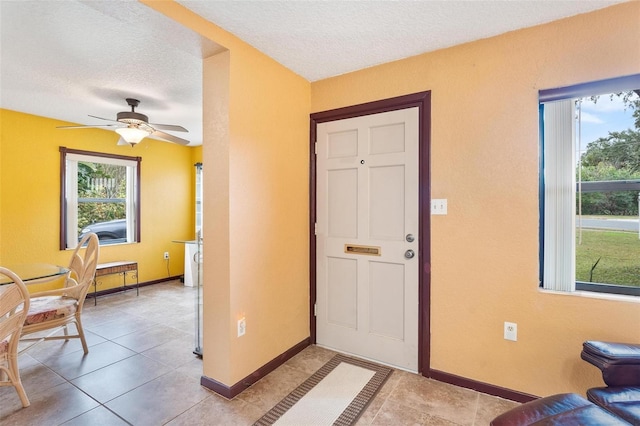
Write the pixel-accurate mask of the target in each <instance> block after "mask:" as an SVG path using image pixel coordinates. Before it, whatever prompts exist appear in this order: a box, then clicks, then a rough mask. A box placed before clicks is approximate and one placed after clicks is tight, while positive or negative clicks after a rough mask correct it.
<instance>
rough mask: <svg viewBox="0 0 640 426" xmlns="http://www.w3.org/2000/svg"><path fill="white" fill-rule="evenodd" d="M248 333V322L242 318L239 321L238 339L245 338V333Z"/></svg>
mask: <svg viewBox="0 0 640 426" xmlns="http://www.w3.org/2000/svg"><path fill="white" fill-rule="evenodd" d="M246 331H247V320H246V319H245V318H244V317H242V318H240V319H239V320H238V337H240V336H244V333H245V332H246Z"/></svg>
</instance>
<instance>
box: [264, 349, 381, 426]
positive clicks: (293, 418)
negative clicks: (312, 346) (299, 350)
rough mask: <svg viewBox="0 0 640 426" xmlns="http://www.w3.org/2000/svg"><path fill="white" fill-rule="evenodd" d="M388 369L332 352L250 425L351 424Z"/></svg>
mask: <svg viewBox="0 0 640 426" xmlns="http://www.w3.org/2000/svg"><path fill="white" fill-rule="evenodd" d="M391 372H392V369H391V368H389V367H384V366H381V365H377V364H374V363H371V362H367V361H363V360H359V359H355V358H349V357H346V356H344V355H336V356H334V357H333V358H332V359H331V360H330V361H329V362H327V363H326V364H325V365H324V366H322V367H321V368H320V369H319V370H318V371H316V372H315V373H314V374H313V375H312V376H311V377H309V378H308V379H307V380H306V381H305V382H304V383H303V384H301V385H300V386H298V387H297V388H296V389H295V390H294V391H293V392H291V393H290V394H289V395H287V396H286V397H285V398H284V399H283V400H282V401H280V402H279V403H278V404H276V406H275V407H273V408H272V409H271V410H269V412H268V413H267V414H265V415H264V416H262V417H261V418H260V419H259V420H258V421H257V422H255V423H254V426H267V425H277V426H288V425H295V426H302V425H304V426H329V425H338V426H348V425H353V424H354V423H355V422H356V420H357V419H358V417H360V415H361V414H362V413H363V412H364V409H365V408H366V407H367V405H368V404H369V403H370V402H371V401H372V400H373V397H374V396H375V394H376V393H377V392H378V391H379V390H380V388H382V385H383V384H384V382H385V381H386V380H387V378H388V377H389V375H390V374H391Z"/></svg>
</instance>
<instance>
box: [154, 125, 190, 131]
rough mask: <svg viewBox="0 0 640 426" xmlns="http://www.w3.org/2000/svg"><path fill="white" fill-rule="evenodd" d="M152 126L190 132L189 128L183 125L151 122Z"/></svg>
mask: <svg viewBox="0 0 640 426" xmlns="http://www.w3.org/2000/svg"><path fill="white" fill-rule="evenodd" d="M149 125H150V126H153V127H154V128H156V129H161V130H169V131H172V132H189V131H188V130H187V129H185V128H184V127H182V126H176V125H174V124H155V123H149Z"/></svg>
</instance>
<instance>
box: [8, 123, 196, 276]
mask: <svg viewBox="0 0 640 426" xmlns="http://www.w3.org/2000/svg"><path fill="white" fill-rule="evenodd" d="M0 112H1V115H0V119H1V123H0V126H1V127H0V200H2V204H0V241H2V244H1V245H0V264H1V265H3V266H8V265H11V264H18V263H24V262H44V263H56V264H60V265H67V264H68V263H69V256H70V251H65V250H59V235H60V227H59V217H60V179H59V176H60V153H59V147H60V146H65V147H68V148H74V149H83V150H89V151H98V152H106V153H114V154H119V155H128V156H136V157H137V156H139V157H142V163H141V191H142V193H141V226H142V228H141V231H142V235H141V240H142V241H141V242H140V243H139V244H119V245H114V246H102V247H101V248H100V259H99V262H100V263H103V262H110V261H116V260H135V261H137V262H138V266H139V279H140V282H145V281H152V280H158V279H162V278H167V277H168V276H177V275H181V274H182V271H183V268H184V247H183V246H182V245H180V244H176V243H172V242H171V241H172V240H180V239H192V238H193V237H194V231H193V229H194V226H195V225H194V213H193V212H194V209H193V205H194V201H193V200H194V198H193V180H194V178H193V176H194V175H193V173H194V171H193V169H194V167H193V163H194V162H195V161H199V157H200V155H201V154H200V155H199V153H198V150H196V149H194V148H188V147H182V146H179V145H176V144H172V143H167V142H161V141H157V140H151V139H145V140H143V141H142V142H141V143H140V144H138V145H136V146H135V147H133V148H132V147H130V146H117V145H116V143H117V141H118V135H117V134H115V133H114V132H112V131H107V130H101V129H81V130H60V129H56V128H55V127H56V126H60V125H66V124H69V123H64V122H61V121H56V120H52V119H48V118H44V117H38V116H34V115H29V114H23V113H19V112H15V111H9V110H0ZM194 160H195V161H194ZM165 251H168V252H169V253H170V262H169V274H168V273H167V265H166V261H165V260H163V258H162V255H163V253H164V252H165ZM107 286H108V285H107Z"/></svg>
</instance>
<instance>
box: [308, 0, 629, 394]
mask: <svg viewBox="0 0 640 426" xmlns="http://www.w3.org/2000/svg"><path fill="white" fill-rule="evenodd" d="M639 22H640V3H639V2H630V3H625V4H622V5H618V6H613V7H610V8H607V9H604V10H601V11H597V12H593V13H589V14H584V15H580V16H577V17H573V18H570V19H565V20H562V21H557V22H554V23H551V24H548V25H543V26H539V27H535V28H531V29H525V30H521V31H516V32H511V33H508V34H504V35H501V36H498V37H494V38H490V39H485V40H482V41H478V42H474V43H469V44H464V45H460V46H457V47H453V48H449V49H445V50H440V51H436V52H433V53H428V54H423V55H420V56H416V57H412V58H408V59H405V60H401V61H397V62H393V63H388V64H384V65H381V66H376V67H373V68H369V69H365V70H361V71H358V72H354V73H351V74H347V75H343V76H339V77H335V78H331V79H327V80H323V81H319V82H315V83H312V85H311V101H312V105H311V110H312V111H313V112H317V111H323V110H328V109H333V108H338V107H343V106H347V105H353V104H358V103H362V102H367V101H373V100H378V99H384V98H389V97H393V96H398V95H403V94H408V93H413V92H420V91H425V90H430V91H431V95H432V97H431V100H432V107H431V108H432V112H431V124H432V131H431V141H432V142H431V155H432V156H431V191H432V197H433V198H446V199H448V215H446V216H434V217H432V225H431V226H432V229H431V252H432V257H431V265H432V278H431V312H432V313H431V367H432V368H433V369H436V370H440V371H444V372H447V373H451V374H455V375H458V376H462V377H467V378H470V379H474V380H478V381H481V382H486V383H490V384H493V385H497V386H502V387H505V388H508V389H514V390H517V391H521V392H526V393H530V394H534V395H547V394H552V393H559V392H568V391H577V392H584V391H585V390H586V389H587V388H588V387H591V386H598V385H602V380H601V378H599V375H598V373H599V371H598V370H596V368H595V367H593V366H590V365H589V364H587V363H585V362H584V361H581V360H580V357H579V353H580V350H581V343H582V342H583V341H584V340H588V339H600V340H614V341H630V342H640V300H638V299H639V298H631V297H628V298H619V300H612V299H613V298H610V299H605V298H594V297H587V296H586V295H579V294H575V295H560V294H553V293H545V292H542V291H540V290H539V288H538V265H539V261H538V249H539V243H538V219H539V217H538V216H539V215H538V102H537V98H538V90H540V89H546V88H553V87H558V86H565V85H573V84H577V83H582V82H588V81H593V80H599V79H605V78H611V77H617V76H624V75H629V74H635V73H638V72H640V48H639V47H640V31H638V23H639ZM504 321H510V322H516V323H517V324H518V342H510V341H506V340H504V339H503V336H502V334H503V322H504Z"/></svg>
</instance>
